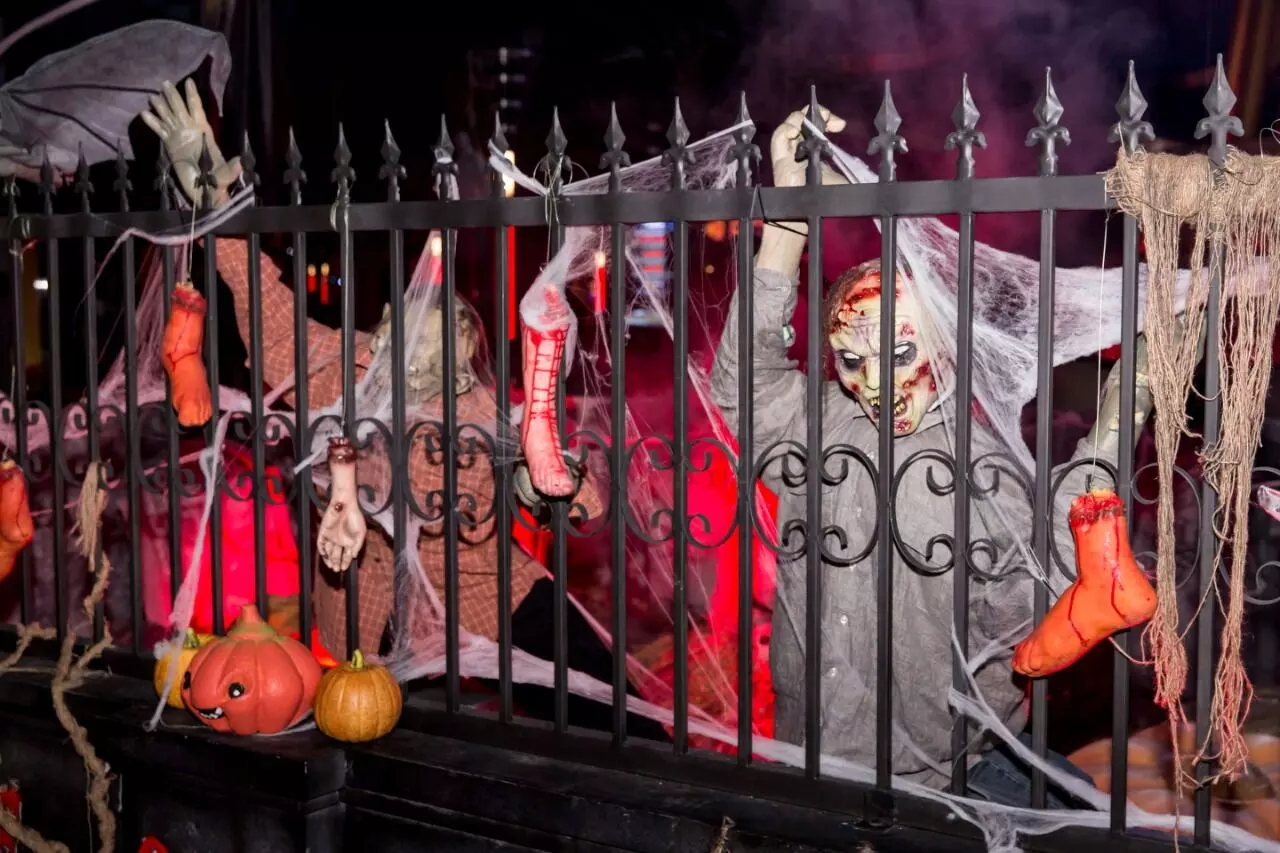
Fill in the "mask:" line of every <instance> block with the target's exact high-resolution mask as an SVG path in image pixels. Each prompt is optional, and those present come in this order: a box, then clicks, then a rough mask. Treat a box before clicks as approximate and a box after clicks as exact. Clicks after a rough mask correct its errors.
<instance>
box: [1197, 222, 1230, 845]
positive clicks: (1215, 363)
mask: <svg viewBox="0 0 1280 853" xmlns="http://www.w3.org/2000/svg"><path fill="white" fill-rule="evenodd" d="M1209 257H1210V259H1211V260H1210V263H1211V267H1210V272H1209V299H1208V302H1207V304H1206V306H1205V325H1206V326H1207V328H1208V333H1207V336H1206V340H1205V349H1204V432H1203V439H1202V446H1203V447H1212V446H1213V445H1214V444H1215V443H1217V441H1218V432H1219V430H1220V428H1221V424H1222V401H1221V399H1220V398H1219V396H1218V392H1219V390H1220V388H1221V384H1222V374H1221V370H1222V364H1221V362H1220V360H1219V358H1218V346H1219V340H1218V337H1219V336H1218V317H1219V315H1220V312H1221V311H1222V280H1223V272H1224V268H1225V260H1226V259H1225V246H1224V245H1223V243H1222V242H1221V241H1220V240H1215V241H1214V242H1213V243H1212V244H1211V248H1210V255H1209ZM1217 510H1218V493H1217V491H1216V490H1215V489H1214V488H1213V486H1211V485H1210V484H1209V482H1208V481H1207V480H1202V481H1201V484H1200V563H1199V565H1200V595H1201V596H1210V595H1212V588H1213V583H1214V577H1213V574H1214V571H1215V567H1216V561H1215V559H1214V558H1215V556H1216V554H1217V548H1218V539H1217V531H1216V528H1215V527H1214V515H1216V513H1217ZM1215 612H1216V610H1215V608H1213V607H1204V608H1201V610H1200V615H1199V617H1198V618H1197V621H1196V715H1195V719H1196V743H1197V744H1204V743H1205V742H1206V740H1207V739H1208V738H1209V736H1210V732H1209V717H1210V712H1211V710H1212V706H1213V677H1214V671H1213V664H1214V640H1215V639H1216V637H1215V635H1214V622H1215V621H1216V620H1215V619H1214V614H1215ZM1210 752H1212V750H1210ZM1212 767H1213V762H1212V760H1211V759H1206V760H1204V761H1201V762H1199V763H1198V764H1196V781H1197V782H1199V783H1201V784H1200V785H1199V787H1197V788H1196V796H1195V843H1196V844H1199V845H1202V846H1204V847H1206V848H1207V847H1208V846H1209V820H1210V806H1211V804H1212V801H1211V799H1210V795H1211V791H1210V788H1209V786H1208V785H1205V784H1203V783H1204V781H1205V780H1206V779H1208V778H1209V775H1210V773H1211V771H1212Z"/></svg>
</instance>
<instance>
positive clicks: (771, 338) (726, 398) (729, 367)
mask: <svg viewBox="0 0 1280 853" xmlns="http://www.w3.org/2000/svg"><path fill="white" fill-rule="evenodd" d="M754 284H755V289H754V291H753V294H752V295H753V297H754V300H755V305H754V311H753V312H752V313H753V323H752V329H753V339H752V343H753V350H752V364H751V366H752V375H751V378H752V387H751V392H752V410H753V422H752V437H753V445H754V449H755V459H754V460H752V461H753V462H754V463H757V464H758V463H759V461H760V459H761V456H762V454H764V453H768V451H769V450H770V447H771V445H773V444H774V443H775V442H778V441H784V440H788V439H793V438H795V437H796V436H797V435H798V430H801V429H802V428H803V425H804V423H805V420H806V411H807V400H806V398H805V375H804V373H802V372H801V371H800V370H798V369H797V363H796V362H795V361H793V360H792V359H790V358H788V357H787V346H788V343H789V338H788V334H787V331H788V329H787V327H788V324H789V323H790V322H791V317H792V315H793V314H794V313H795V310H796V281H795V279H793V278H791V277H789V276H785V275H783V274H782V273H779V272H774V271H773V270H764V269H761V270H756V274H755V283H754ZM738 304H739V303H738V293H737V292H735V293H734V294H733V299H732V301H731V302H730V303H729V316H728V318H727V319H726V321H725V327H724V334H722V335H721V336H720V345H719V346H718V347H717V348H716V356H715V362H714V363H713V364H712V367H711V401H712V402H713V403H715V404H716V406H718V407H719V409H720V411H721V412H722V413H723V414H724V417H725V420H726V421H727V422H728V425H729V428H730V429H732V430H737V428H738V423H739V400H738V377H739V369H740V364H739V357H740V353H741V350H740V349H739V343H740V342H739V340H738V310H739V308H738ZM768 455H769V456H770V457H771V458H772V457H774V456H776V455H778V454H777V452H776V451H775V452H774V453H768ZM770 467H771V468H777V467H778V466H777V465H772V466H770ZM775 473H776V472H775Z"/></svg>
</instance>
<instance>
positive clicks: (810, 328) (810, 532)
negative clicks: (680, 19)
mask: <svg viewBox="0 0 1280 853" xmlns="http://www.w3.org/2000/svg"><path fill="white" fill-rule="evenodd" d="M809 120H810V121H811V122H813V124H814V125H815V126H816V127H818V128H819V129H821V130H823V131H825V130H826V121H825V120H824V119H823V118H822V113H821V111H820V109H819V107H818V92H817V89H816V87H810V89H809ZM803 136H804V141H803V142H801V143H800V145H801V149H800V151H799V153H800V155H801V156H802V157H803V158H805V159H806V160H807V161H808V162H807V168H806V171H805V184H807V185H808V186H810V187H816V186H819V185H820V184H821V183H822V158H823V155H824V154H826V153H827V152H828V146H827V145H826V144H825V143H824V142H823V140H822V139H821V138H819V137H818V136H817V135H816V134H814V133H812V132H811V131H810V130H809V129H808V127H805V128H804V134H803ZM807 227H808V231H809V275H808V280H807V286H806V289H805V295H806V305H805V309H806V310H805V315H806V316H805V328H806V330H807V331H806V334H807V335H808V341H807V353H806V356H807V357H806V359H805V411H806V412H807V413H808V419H809V422H808V424H807V425H806V426H807V430H806V434H805V453H804V458H805V518H806V519H807V521H806V524H805V531H806V540H805V652H804V659H805V668H804V669H805V697H804V712H805V716H804V772H805V775H806V776H808V777H809V778H810V779H817V778H818V777H819V776H821V775H822V766H821V761H822V674H823V671H822V667H823V660H822V586H823V584H822V571H823V562H822V537H823V530H822V528H823V523H822V522H823V519H822V468H823V454H822V416H823V411H822V409H823V407H822V378H823V377H822V343H823V340H824V338H825V336H824V335H823V334H822V218H821V217H820V216H810V217H809V219H808V222H807ZM748 286H754V283H752V284H749V285H748Z"/></svg>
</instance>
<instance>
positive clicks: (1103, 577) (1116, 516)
mask: <svg viewBox="0 0 1280 853" xmlns="http://www.w3.org/2000/svg"><path fill="white" fill-rule="evenodd" d="M1067 518H1068V522H1069V523H1070V525H1071V532H1072V535H1073V536H1074V537H1075V542H1076V568H1077V572H1078V576H1077V578H1076V581H1075V583H1073V584H1071V586H1069V587H1068V588H1067V590H1066V592H1064V593H1063V594H1062V596H1061V597H1060V598H1059V599H1058V601H1057V602H1056V603H1055V604H1054V605H1053V608H1052V609H1051V610H1050V611H1049V614H1048V615H1047V616H1045V618H1044V621H1043V622H1041V623H1040V625H1039V627H1037V628H1036V629H1035V631H1033V632H1032V633H1031V636H1029V637H1027V638H1026V639H1025V640H1023V641H1022V642H1021V643H1019V644H1018V647H1017V649H1015V650H1014V654H1013V668H1014V670H1016V671H1017V672H1020V673H1022V674H1023V675H1027V676H1031V677H1033V678H1041V677H1043V676H1046V675H1052V674H1053V673H1055V672H1060V671H1062V670H1064V669H1066V668H1067V667H1068V666H1070V665H1071V664H1073V663H1075V662H1076V661H1078V660H1079V659H1080V658H1082V657H1084V655H1085V653H1086V652H1088V651H1089V650H1090V649H1092V648H1093V647H1094V646H1096V645H1097V644H1098V643H1100V642H1102V641H1103V640H1105V639H1106V638H1107V637H1110V636H1111V635H1112V634H1114V633H1116V632H1117V631H1122V630H1124V629H1125V628H1132V627H1133V626H1135V625H1140V624H1142V623H1143V622H1145V621H1147V620H1148V619H1150V618H1151V616H1152V615H1153V614H1154V613H1155V611H1156V591H1155V589H1154V588H1153V587H1152V586H1151V582H1150V581H1148V580H1147V576H1146V575H1144V574H1143V573H1142V569H1141V568H1140V567H1139V566H1138V563H1137V561H1136V560H1135V559H1134V557H1133V549H1132V548H1131V547H1130V546H1129V533H1128V530H1127V529H1126V527H1125V515H1124V503H1123V502H1121V500H1120V498H1119V497H1118V496H1117V495H1116V493H1115V492H1113V491H1111V490H1110V489H1094V490H1093V491H1090V492H1088V493H1087V494H1083V495H1081V496H1080V497H1078V498H1076V499H1075V501H1074V502H1073V503H1072V504H1071V513H1070V515H1069V516H1068V517H1067Z"/></svg>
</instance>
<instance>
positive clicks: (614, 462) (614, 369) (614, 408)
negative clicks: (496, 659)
mask: <svg viewBox="0 0 1280 853" xmlns="http://www.w3.org/2000/svg"><path fill="white" fill-rule="evenodd" d="M624 141H626V137H625V136H623V134H622V125H620V124H619V123H618V105H617V104H610V106H609V129H608V130H607V131H605V134H604V142H605V147H606V148H607V151H606V152H605V154H604V156H602V157H601V158H600V168H602V169H608V170H609V193H610V194H611V195H614V196H619V195H620V194H621V193H622V169H623V168H624V167H626V166H630V165H631V158H630V156H628V154H627V152H625V151H623V150H622V143H623V142H624ZM626 237H627V232H626V225H625V224H624V223H623V222H621V221H620V220H616V219H615V220H614V221H613V223H612V224H611V225H610V226H609V250H610V252H609V254H610V258H609V336H610V337H609V354H610V357H611V361H610V364H609V392H610V407H609V431H610V440H609V450H610V453H609V479H610V481H611V482H610V484H609V485H610V497H609V513H610V516H611V518H610V529H609V534H610V547H609V551H610V555H611V557H612V559H611V560H610V566H611V567H612V574H611V580H612V584H613V586H612V594H613V622H612V626H611V627H612V640H613V644H612V647H613V744H614V746H622V745H623V744H624V743H626V740H627V654H626V649H627V421H626V406H627V260H626V251H627V243H626ZM498 289H499V290H502V283H501V282H499V284H498Z"/></svg>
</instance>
